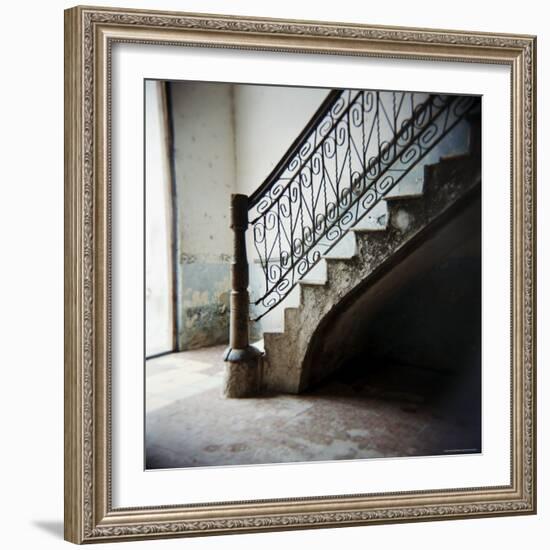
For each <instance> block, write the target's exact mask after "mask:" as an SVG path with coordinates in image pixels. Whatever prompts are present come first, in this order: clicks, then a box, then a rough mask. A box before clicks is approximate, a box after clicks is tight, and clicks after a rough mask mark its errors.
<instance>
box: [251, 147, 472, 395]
mask: <svg viewBox="0 0 550 550" xmlns="http://www.w3.org/2000/svg"><path fill="white" fill-rule="evenodd" d="M480 185H481V163H480V157H479V153H478V152H472V153H470V154H468V155H463V156H457V157H450V158H446V159H442V160H441V161H440V162H439V163H437V164H434V165H429V166H426V168H425V176H424V185H423V190H422V193H419V194H416V195H402V196H399V195H397V196H393V197H388V198H386V199H384V200H385V203H386V205H387V217H386V219H387V223H386V225H385V226H381V227H376V228H360V227H354V228H352V229H351V230H350V233H351V234H352V235H353V237H354V241H355V251H354V253H353V254H351V255H350V256H348V257H337V256H325V257H324V258H323V261H324V262H326V268H327V269H326V281H324V282H321V281H315V282H314V281H307V280H302V281H299V282H298V285H299V287H300V305H299V307H290V308H286V309H285V311H284V331H283V332H279V333H277V332H268V333H264V340H263V351H264V355H263V360H262V361H263V364H262V373H261V388H262V389H263V390H264V391H268V392H285V393H298V392H300V391H302V390H304V389H306V387H307V380H305V379H304V367H305V365H304V362H305V359H306V354H307V352H308V348H309V344H310V342H311V339H312V337H313V335H314V333H315V331H316V330H317V329H318V327H319V325H320V324H321V322H322V321H323V319H325V317H326V316H327V315H329V314H330V313H331V311H332V310H333V309H334V308H335V307H336V306H337V305H338V304H339V303H340V302H342V301H343V300H344V299H345V298H346V296H348V295H351V294H353V293H354V292H356V291H357V290H358V289H359V287H362V288H367V287H368V284H369V282H370V280H371V278H372V277H373V276H374V275H375V274H377V272H378V271H379V270H380V269H383V268H384V267H385V266H386V264H389V263H391V262H392V261H395V260H394V259H395V257H396V255H398V254H399V252H400V251H404V250H405V249H406V248H407V245H408V244H410V243H414V241H415V239H418V238H419V237H421V236H424V237H425V236H427V234H428V233H430V232H431V231H434V230H435V231H438V230H439V229H440V228H441V223H438V222H441V221H443V222H448V221H450V220H451V219H452V215H453V211H455V212H459V211H460V207H461V206H462V205H463V204H464V205H465V204H466V203H467V202H468V201H469V200H471V199H472V198H473V197H475V196H476V195H477V194H478V193H479V191H480ZM325 374H329V373H325Z"/></svg>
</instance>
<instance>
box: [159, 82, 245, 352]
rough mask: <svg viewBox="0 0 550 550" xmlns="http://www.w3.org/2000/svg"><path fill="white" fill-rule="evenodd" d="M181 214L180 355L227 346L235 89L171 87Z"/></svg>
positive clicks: (188, 84)
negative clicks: (211, 347) (204, 347)
mask: <svg viewBox="0 0 550 550" xmlns="http://www.w3.org/2000/svg"><path fill="white" fill-rule="evenodd" d="M170 89H171V101H172V119H173V126H174V169H175V170H174V171H175V180H176V196H175V201H176V210H177V247H176V248H177V280H178V292H177V315H178V349H180V350H186V349H193V348H200V347H203V346H208V345H215V344H223V343H226V342H227V335H228V330H229V324H228V320H229V317H228V311H229V309H228V308H229V291H230V284H229V262H230V255H231V247H232V239H231V232H230V231H229V219H228V216H229V201H230V196H231V193H234V192H235V147H234V142H235V139H234V130H233V129H234V124H233V100H232V98H233V92H232V86H231V85H228V84H217V83H204V82H200V83H195V82H179V83H171V85H170Z"/></svg>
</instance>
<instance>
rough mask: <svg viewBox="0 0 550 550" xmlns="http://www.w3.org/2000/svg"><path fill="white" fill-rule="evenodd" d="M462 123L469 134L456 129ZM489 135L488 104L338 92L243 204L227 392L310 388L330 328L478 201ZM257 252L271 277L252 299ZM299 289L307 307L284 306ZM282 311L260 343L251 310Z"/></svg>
mask: <svg viewBox="0 0 550 550" xmlns="http://www.w3.org/2000/svg"><path fill="white" fill-rule="evenodd" d="M407 106H408V107H407ZM461 125H462V126H464V125H466V126H467V128H468V130H467V131H466V132H463V133H462V134H460V132H459V133H458V134H457V129H460V128H461ZM480 132H481V123H480V101H479V99H478V98H472V97H465V96H464V97H459V96H445V95H444V96H439V95H428V94H416V93H414V92H368V91H359V92H357V91H352V90H341V91H333V92H331V93H330V94H329V95H328V96H327V99H326V100H325V102H324V103H323V104H322V105H321V107H320V108H319V110H318V111H317V112H316V114H315V115H314V116H313V118H312V120H311V121H310V123H309V124H308V125H307V126H306V128H305V129H304V130H303V132H302V133H301V134H300V135H299V136H298V137H297V138H296V140H295V142H294V143H293V144H292V145H291V147H290V149H289V151H288V152H287V153H286V154H285V156H284V157H283V158H282V159H281V161H280V162H279V163H278V165H277V166H276V167H275V169H274V170H273V172H272V173H271V174H270V176H268V178H267V179H266V181H265V182H264V183H263V184H262V185H261V186H260V187H259V188H258V190H257V191H256V192H255V193H254V194H253V195H251V196H250V197H247V196H245V195H235V196H234V197H233V203H232V212H231V219H232V225H231V226H232V228H233V231H234V234H235V239H234V242H235V253H234V258H233V263H232V285H233V290H232V297H231V300H232V303H231V304H232V305H231V338H230V347H229V348H228V350H227V351H226V354H225V360H226V361H227V369H226V381H225V388H224V392H225V395H227V396H229V397H246V396H249V395H255V394H258V393H260V392H285V393H298V392H300V391H303V390H304V389H306V388H307V386H308V384H309V383H310V379H311V377H310V376H309V373H308V372H307V371H308V369H309V370H310V369H311V365H308V364H307V363H308V362H307V359H308V350H309V346H310V342H311V341H312V338H313V337H314V336H315V334H316V332H317V331H318V329H319V327H320V326H321V325H322V323H323V322H326V320H327V319H329V318H330V315H331V314H332V313H333V312H334V311H335V310H336V309H338V307H341V305H342V304H343V303H345V302H346V301H349V300H352V299H353V297H354V296H357V295H358V293H361V292H365V291H366V289H368V287H369V285H370V284H371V282H372V281H374V280H375V279H376V278H377V277H380V276H384V273H386V272H390V271H391V269H392V266H394V265H396V264H397V263H398V262H400V261H401V259H403V258H404V257H405V256H406V255H407V254H410V253H411V251H414V248H415V247H416V246H418V245H419V243H421V242H422V240H423V239H425V238H430V235H433V234H435V233H437V232H438V231H440V230H441V228H442V227H443V226H444V225H445V224H446V223H452V219H453V217H454V216H455V214H456V213H457V212H459V211H460V210H461V208H462V207H463V206H464V205H465V204H467V203H468V202H469V201H471V199H472V197H474V198H475V197H479V191H480V187H481V147H480V143H481V137H480ZM457 135H460V136H462V137H461V138H460V140H462V143H458V146H457V143H456V136H457ZM460 140H459V141H460ZM464 142H466V143H464ZM446 144H447V145H446ZM457 151H461V153H460V154H458V153H457ZM463 151H466V152H465V153H464V152H463ZM443 155H444V156H443ZM419 174H422V177H420V178H419V177H418V175H419ZM418 179H420V180H421V181H420V183H421V185H420V187H418V186H415V185H414V183H415V181H417V180H418ZM373 214H375V216H374V217H373ZM373 222H374V223H373ZM249 226H251V229H252V231H250V232H249V233H248V235H249V237H250V238H249V240H248V244H247V239H246V231H247V228H248V227H249ZM247 247H248V248H249V249H250V250H249V253H250V252H251V253H252V255H253V257H254V258H253V259H254V262H255V263H257V264H258V265H260V266H261V271H262V279H263V283H262V284H263V288H262V289H261V290H260V293H259V294H260V295H259V296H258V295H256V296H254V299H253V300H252V302H251V303H250V299H249V293H248V289H249V267H248V258H247ZM323 268H324V269H323ZM319 272H320V273H323V272H324V276H323V275H321V276H320V275H319V274H318V273H319ZM381 274H382V275H381ZM256 279H257V277H254V281H255V282H257V280H256ZM295 287H298V289H299V303H298V305H297V306H296V307H286V308H284V304H282V302H283V301H284V300H285V299H287V298H288V297H289V295H292V290H293V288H295ZM283 308H284V311H283V315H282V317H283V319H284V321H283V327H282V331H281V332H277V331H268V332H264V333H263V340H262V341H261V342H260V343H258V344H257V345H256V346H250V345H249V343H248V339H249V326H248V323H249V321H248V317H249V315H251V316H252V321H251V322H258V321H259V320H261V319H262V318H264V317H265V316H268V315H272V314H273V313H279V314H280V312H281V310H282V309H283ZM249 310H250V314H249ZM320 372H321V375H324V374H329V373H326V372H325V373H323V368H322V367H321V369H320ZM317 377H319V373H317Z"/></svg>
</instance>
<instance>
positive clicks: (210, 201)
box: [170, 82, 328, 350]
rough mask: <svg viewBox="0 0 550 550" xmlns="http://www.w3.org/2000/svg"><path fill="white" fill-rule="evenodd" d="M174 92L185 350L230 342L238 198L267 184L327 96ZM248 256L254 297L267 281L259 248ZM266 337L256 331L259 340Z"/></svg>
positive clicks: (205, 87) (241, 88)
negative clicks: (232, 222)
mask: <svg viewBox="0 0 550 550" xmlns="http://www.w3.org/2000/svg"><path fill="white" fill-rule="evenodd" d="M170 86H171V99H172V116H173V124H174V157H175V178H176V197H175V200H176V205H177V207H176V210H177V227H178V229H177V235H178V243H177V273H178V275H177V279H178V293H177V294H178V304H177V315H178V327H179V328H178V344H179V349H181V350H185V349H193V348H198V347H203V346H210V345H216V344H222V343H226V342H227V341H228V335H229V293H230V279H229V267H230V261H231V253H232V234H231V231H230V229H229V205H230V199H231V194H232V193H244V194H247V195H249V194H251V193H252V192H253V191H254V190H255V189H256V188H257V187H258V186H259V185H260V184H261V183H262V181H263V180H264V179H265V178H266V176H267V175H268V174H269V172H270V171H271V170H272V169H273V167H274V166H275V164H276V163H277V162H278V160H279V159H280V157H281V156H282V155H283V154H284V153H285V151H286V150H287V149H288V147H289V146H290V144H291V143H292V141H293V140H294V139H295V137H296V136H297V134H298V133H299V132H300V131H301V130H302V128H303V127H304V126H305V124H306V123H307V121H308V120H309V119H310V117H311V116H312V115H313V113H314V112H315V111H316V109H317V108H318V106H319V104H320V103H321V102H322V100H323V99H324V97H325V96H326V94H327V93H328V92H327V90H324V89H323V90H320V89H306V88H283V87H266V86H250V85H231V84H220V83H206V82H173V83H171V85H170ZM248 250H249V255H250V257H249V261H250V265H251V268H250V286H251V289H252V295H253V296H254V294H255V293H256V292H255V289H257V288H258V287H260V286H261V284H262V282H263V275H262V273H261V270H260V269H259V264H257V262H255V261H254V260H255V258H254V251H253V247H252V246H249V247H248ZM274 318H275V323H276V324H275V326H278V324H277V318H276V317H274ZM267 326H269V320H268V324H267ZM262 330H265V327H264V326H261V325H259V324H258V323H252V324H251V337H252V339H255V338H258V337H261V336H260V334H261V331H262Z"/></svg>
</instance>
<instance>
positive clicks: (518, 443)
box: [65, 7, 536, 543]
mask: <svg viewBox="0 0 550 550" xmlns="http://www.w3.org/2000/svg"><path fill="white" fill-rule="evenodd" d="M535 46H536V39H535V37H533V36H524V35H504V34H488V33H478V32H463V31H448V30H445V31H443V30H428V29H408V28H396V27H395V28H394V27H370V26H364V25H355V24H343V23H326V22H307V21H285V20H267V19H255V18H243V17H230V16H218V15H204V14H201V15H199V14H186V13H165V12H153V11H138V10H128V9H120V10H119V9H112V8H88V7H75V8H71V9H69V10H67V11H66V12H65V261H66V264H65V273H66V283H65V342H66V343H65V538H66V539H67V540H69V541H71V542H75V543H85V542H105V541H124V540H134V539H150V538H166V537H177V536H196V535H213V534H222V533H223V534H229V533H242V532H260V531H270V530H271V531H272V530H284V529H305V528H313V527H316V528H319V527H336V526H352V525H365V524H376V523H389V522H403V521H427V520H436V519H438V520H441V519H457V518H479V517H487V516H497V515H513V514H533V513H535V511H536V464H535V443H536V432H535V314H536V311H535V310H536V307H535V303H536V302H535V251H536V246H535V233H536V232H535V223H536V216H535V214H536V212H535V209H536V196H535V152H536V143H535V97H536V93H535V66H536V60H535V53H536V49H535Z"/></svg>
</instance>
